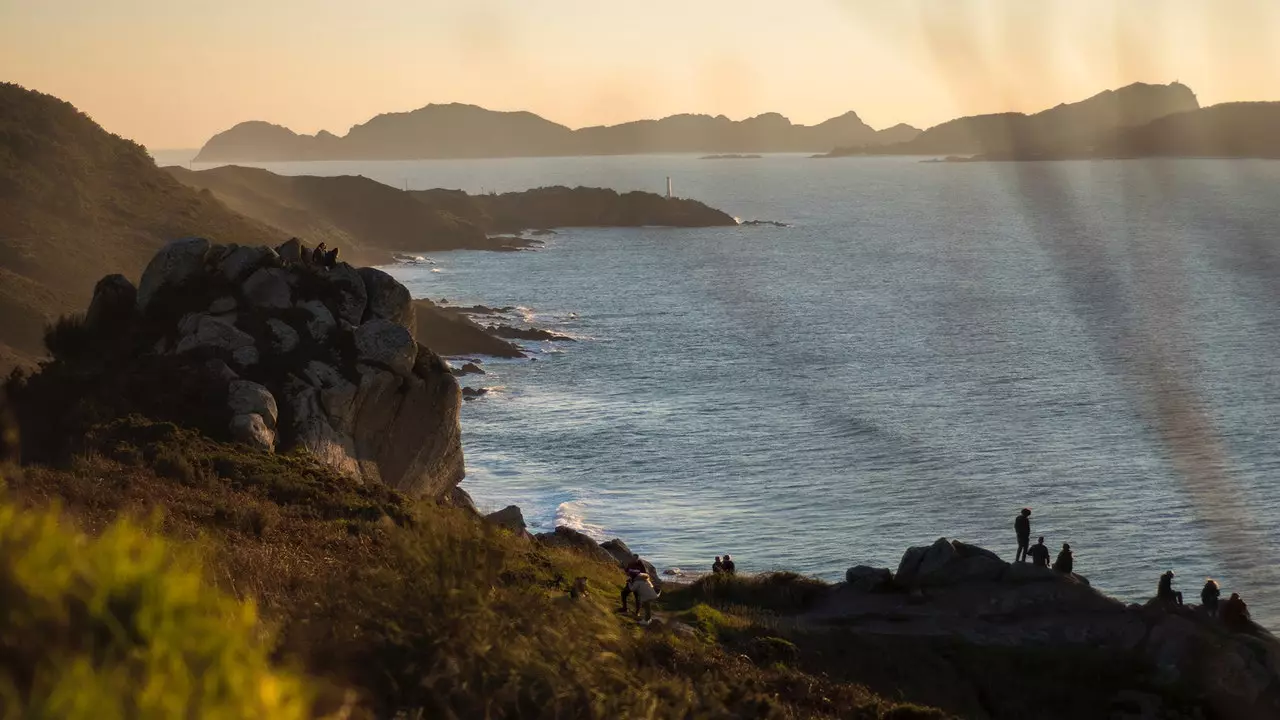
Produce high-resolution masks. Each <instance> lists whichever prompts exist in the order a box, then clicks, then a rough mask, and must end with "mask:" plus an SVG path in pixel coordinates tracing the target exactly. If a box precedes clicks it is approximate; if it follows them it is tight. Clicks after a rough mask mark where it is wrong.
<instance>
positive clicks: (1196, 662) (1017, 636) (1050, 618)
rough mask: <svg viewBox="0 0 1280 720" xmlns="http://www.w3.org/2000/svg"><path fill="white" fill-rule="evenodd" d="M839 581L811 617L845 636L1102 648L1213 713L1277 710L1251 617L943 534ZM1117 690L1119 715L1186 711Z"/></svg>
mask: <svg viewBox="0 0 1280 720" xmlns="http://www.w3.org/2000/svg"><path fill="white" fill-rule="evenodd" d="M845 579H846V582H845V583H843V584H841V585H839V586H837V587H836V588H834V589H833V590H832V591H831V592H830V593H829V594H828V595H827V596H826V597H825V598H824V599H823V601H822V602H821V603H819V604H818V605H817V606H816V607H815V608H814V609H813V610H812V611H811V612H810V613H809V614H808V616H807V620H808V621H809V622H811V623H814V624H816V625H819V626H827V627H833V628H839V632H841V633H847V634H848V635H849V637H850V638H854V637H863V638H866V637H892V638H898V639H899V640H898V641H899V642H915V643H920V642H928V643H934V644H940V645H939V647H941V646H942V645H946V644H948V643H957V642H960V643H964V644H967V645H970V646H975V647H987V648H1005V649H1022V650H1032V649H1037V648H1038V649H1042V650H1053V651H1064V650H1070V649H1071V648H1082V649H1084V648H1087V649H1089V650H1090V651H1102V652H1104V653H1106V654H1107V655H1108V657H1111V658H1114V659H1116V660H1117V661H1119V660H1125V661H1126V662H1132V664H1133V667H1135V668H1138V669H1139V671H1138V672H1137V674H1136V675H1135V676H1134V677H1135V678H1145V680H1144V682H1146V683H1147V684H1148V685H1149V686H1150V687H1152V688H1157V689H1160V688H1166V689H1171V690H1176V691H1177V692H1176V693H1175V694H1179V695H1186V696H1188V697H1189V698H1190V699H1193V700H1195V702H1196V703H1197V704H1199V705H1201V706H1202V707H1206V708H1208V709H1210V710H1211V711H1212V712H1213V713H1214V715H1213V716H1214V717H1222V718H1277V717H1280V642H1277V640H1276V638H1275V637H1273V636H1272V635H1271V634H1270V633H1268V632H1267V631H1266V630H1264V629H1263V628H1261V627H1259V626H1258V625H1256V624H1254V623H1252V622H1249V621H1247V620H1246V621H1243V622H1237V623H1235V624H1234V625H1228V624H1227V623H1224V622H1223V621H1222V620H1219V619H1218V618H1216V617H1213V616H1211V615H1210V614H1208V613H1206V612H1204V611H1203V610H1201V609H1200V608H1199V607H1197V606H1193V605H1185V606H1182V605H1168V604H1165V603H1161V602H1159V601H1155V600H1153V601H1152V602H1149V603H1146V604H1145V605H1126V604H1125V603H1122V602H1120V601H1118V600H1116V599H1114V598H1111V597H1108V596H1106V595H1104V594H1102V593H1100V592H1098V591H1097V590H1095V589H1094V588H1092V587H1090V585H1089V582H1088V580H1086V579H1085V578H1083V577H1081V576H1079V575H1075V574H1062V573H1059V572H1055V571H1054V570H1051V569H1048V568H1041V567H1035V566H1033V565H1031V564H1030V563H1008V562H1005V561H1004V560H1001V559H1000V558H999V557H998V556H997V555H996V554H995V553H993V552H991V551H989V550H986V549H984V548H981V547H977V546H975V545H970V544H967V543H963V542H960V541H957V540H948V539H947V538H939V539H938V540H937V541H936V542H934V543H933V544H932V545H927V546H921V547H914V548H910V549H909V550H907V551H906V553H904V554H903V557H902V561H901V563H900V564H899V566H898V568H897V571H896V572H895V571H891V570H890V569H888V568H873V567H869V566H865V565H859V566H856V567H852V568H850V569H849V571H848V572H847V573H846V578H845ZM1154 580H1155V578H1154V577H1153V578H1152V581H1153V584H1154ZM998 691H999V690H998V688H993V689H991V692H998ZM1122 700H1123V702H1119V701H1118V702H1119V705H1123V706H1126V707H1130V708H1131V710H1130V711H1125V712H1119V713H1118V714H1116V715H1115V717H1141V718H1147V717H1152V718H1156V717H1181V715H1178V714H1176V713H1174V712H1173V711H1171V710H1169V709H1168V708H1165V709H1162V708H1161V704H1162V703H1163V700H1161V699H1160V697H1158V696H1157V695H1156V694H1151V693H1143V692H1130V693H1128V694H1126V695H1125V698H1122ZM1133 708H1137V709H1136V710H1134V709H1133Z"/></svg>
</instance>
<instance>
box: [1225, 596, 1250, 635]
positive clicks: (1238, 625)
mask: <svg viewBox="0 0 1280 720" xmlns="http://www.w3.org/2000/svg"><path fill="white" fill-rule="evenodd" d="M1222 622H1223V624H1225V625H1226V626H1227V627H1229V628H1231V629H1232V630H1248V629H1250V628H1249V624H1250V623H1249V606H1248V605H1245V604H1244V600H1241V599H1240V595H1239V594H1237V593H1231V597H1229V598H1227V601H1226V602H1224V603H1222Z"/></svg>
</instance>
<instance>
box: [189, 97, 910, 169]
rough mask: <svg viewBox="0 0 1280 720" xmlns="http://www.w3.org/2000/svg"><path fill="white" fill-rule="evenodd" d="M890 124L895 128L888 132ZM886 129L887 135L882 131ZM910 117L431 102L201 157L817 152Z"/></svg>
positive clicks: (210, 146) (257, 137)
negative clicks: (563, 114)
mask: <svg viewBox="0 0 1280 720" xmlns="http://www.w3.org/2000/svg"><path fill="white" fill-rule="evenodd" d="M889 131H891V132H889ZM881 132H888V133H889V134H887V135H884V136H882V135H881V134H880V133H881ZM917 132H919V131H918V130H916V129H915V128H912V127H911V126H909V125H901V124H899V125H896V126H894V127H893V128H890V129H889V130H888V131H877V130H875V129H873V128H872V127H871V126H869V125H867V124H866V123H865V122H863V121H862V119H861V118H860V117H858V114H857V113H856V112H853V111H849V112H846V113H844V114H842V115H838V116H836V117H833V118H830V119H828V120H825V121H823V122H821V123H818V124H816V125H797V124H795V123H792V122H791V120H790V119H788V118H787V117H785V116H783V115H781V114H779V113H775V112H769V113H762V114H760V115H756V116H753V117H749V118H745V119H743V120H731V119H729V118H728V117H726V116H724V115H707V114H694V113H684V114H677V115H670V116H667V117H664V118H660V119H645V120H634V121H630V122H625V123H619V124H616V125H594V126H588V127H583V128H578V129H576V130H575V129H570V128H569V127H567V126H565V125H561V124H559V123H555V122H552V121H550V120H547V119H546V118H543V117H541V116H539V115H536V114H534V113H531V112H529V111H525V110H515V111H499V110H488V109H486V108H482V107H480V106H477V105H469V104H465V103H442V104H437V103H432V104H428V105H425V106H423V107H421V108H417V109H416V110H409V111H405V112H390V113H381V114H379V115H375V116H374V117H372V118H370V119H369V120H367V121H365V122H363V123H360V124H357V125H355V126H353V127H352V128H351V130H349V131H348V132H347V134H346V135H345V136H341V137H339V136H337V135H334V134H333V133H330V132H327V131H323V130H322V131H320V132H318V133H316V134H315V135H305V134H299V133H295V132H293V131H292V130H290V129H289V128H286V127H284V126H281V125H275V124H272V123H268V122H265V121H261V120H249V121H245V122H242V123H238V124H237V125H235V126H233V127H232V128H230V129H228V130H225V131H223V132H220V133H218V134H216V135H214V136H213V137H212V138H210V139H209V140H208V141H207V142H206V143H205V144H204V146H203V147H201V148H200V151H199V153H198V154H197V155H196V158H195V160H196V162H272V161H311V160H393V159H394V160H419V159H432V158H486V157H546V156H557V155H629V154H642V153H660V152H816V151H819V150H827V149H830V148H831V147H834V146H836V145H838V144H842V143H846V144H847V143H859V144H877V143H879V142H897V141H900V140H901V139H903V138H904V137H907V136H911V135H912V134H913V133H917Z"/></svg>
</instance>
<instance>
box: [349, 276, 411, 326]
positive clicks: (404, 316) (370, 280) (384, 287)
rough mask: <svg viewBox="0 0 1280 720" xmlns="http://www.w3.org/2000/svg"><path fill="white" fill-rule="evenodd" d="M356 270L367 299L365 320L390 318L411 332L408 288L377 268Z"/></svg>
mask: <svg viewBox="0 0 1280 720" xmlns="http://www.w3.org/2000/svg"><path fill="white" fill-rule="evenodd" d="M357 272H358V273H359V274H360V279H361V280H363V281H364V288H365V295H366V299H367V304H366V305H365V311H364V320H365V322H368V321H369V320H372V319H375V318H381V319H383V320H390V321H391V322H393V323H395V324H397V325H399V326H401V327H403V328H404V329H406V330H408V331H409V332H410V333H413V331H414V324H415V323H414V319H413V302H412V298H410V297H409V290H408V288H406V287H405V286H404V285H401V284H400V281H399V280H396V279H395V278H393V277H391V276H390V275H388V274H387V273H385V272H383V271H381V270H379V269H377V268H368V267H367V268H360V269H359V270H358V271H357Z"/></svg>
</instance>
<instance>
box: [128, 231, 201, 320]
mask: <svg viewBox="0 0 1280 720" xmlns="http://www.w3.org/2000/svg"><path fill="white" fill-rule="evenodd" d="M208 252H209V241H208V240H205V239H204V238H184V239H182V240H174V241H173V242H171V243H169V244H168V245H165V246H164V247H163V248H161V250H160V252H158V253H156V255H155V257H153V258H151V262H149V263H147V269H146V270H143V271H142V280H141V281H139V283H138V297H137V302H138V310H139V311H142V312H145V311H146V310H147V308H148V307H149V306H150V304H151V300H152V299H153V298H155V296H156V293H158V292H160V291H161V290H163V289H164V288H167V287H173V286H175V285H180V284H182V283H184V282H186V281H187V280H189V279H191V278H192V277H193V276H195V275H196V274H197V273H199V272H200V270H201V269H202V268H203V267H204V258H205V255H206V254H207V253H208Z"/></svg>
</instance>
